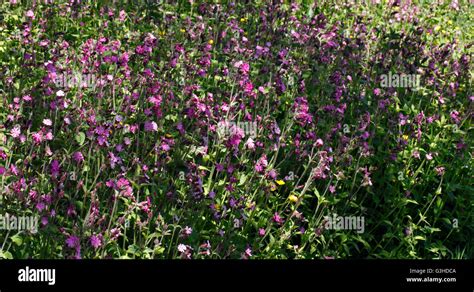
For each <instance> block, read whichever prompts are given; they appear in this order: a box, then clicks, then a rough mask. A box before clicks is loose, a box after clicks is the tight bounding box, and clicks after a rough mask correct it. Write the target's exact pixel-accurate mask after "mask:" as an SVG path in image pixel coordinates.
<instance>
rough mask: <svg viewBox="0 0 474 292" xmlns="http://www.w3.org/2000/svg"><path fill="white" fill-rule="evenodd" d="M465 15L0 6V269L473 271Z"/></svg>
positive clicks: (399, 7) (399, 9)
mask: <svg viewBox="0 0 474 292" xmlns="http://www.w3.org/2000/svg"><path fill="white" fill-rule="evenodd" d="M473 12H474V10H473V4H471V3H470V2H469V1H462V0H459V1H457V0H452V1H451V0H449V1H448V0H445V1H441V0H433V1H423V0H412V1H402V0H371V1H362V0H361V1H336V0H334V1H329V0H326V1H325V0H317V1H296V0H295V1H283V0H269V1H263V0H257V1H244V0H234V1H224V0H222V1H218V0H210V1H184V0H183V1H161V0H156V1H155V0H141V1H138V0H131V1H119V0H117V1H92V0H67V1H66V0H28V1H21V0H3V1H1V4H0V97H1V99H0V259H250V260H253V259H323V260H324V259H347V258H357V259H472V258H474V240H473V238H474V212H473V207H474V177H473V175H474V173H473V157H472V156H473V124H472V121H473V109H474V107H473V103H474V93H473V92H472V86H471V85H472V84H471V82H472V80H473V71H472V57H473V55H472V54H473V22H472V15H473ZM26 271H28V268H27V269H26ZM26 273H27V272H26Z"/></svg>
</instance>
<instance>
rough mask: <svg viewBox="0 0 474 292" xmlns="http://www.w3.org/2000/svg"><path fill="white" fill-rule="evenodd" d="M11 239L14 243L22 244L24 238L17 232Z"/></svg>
mask: <svg viewBox="0 0 474 292" xmlns="http://www.w3.org/2000/svg"><path fill="white" fill-rule="evenodd" d="M10 239H11V240H12V241H13V243H15V244H16V245H17V246H20V245H22V243H23V239H22V238H21V236H20V235H18V234H15V235H13V236H12V237H10Z"/></svg>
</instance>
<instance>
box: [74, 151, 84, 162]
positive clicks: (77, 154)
mask: <svg viewBox="0 0 474 292" xmlns="http://www.w3.org/2000/svg"><path fill="white" fill-rule="evenodd" d="M72 159H74V161H76V162H77V163H81V162H83V161H84V156H83V155H82V153H81V152H80V151H77V152H74V154H72Z"/></svg>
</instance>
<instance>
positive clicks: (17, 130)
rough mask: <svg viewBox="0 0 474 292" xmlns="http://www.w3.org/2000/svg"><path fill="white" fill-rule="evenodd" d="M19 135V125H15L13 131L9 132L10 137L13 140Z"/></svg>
mask: <svg viewBox="0 0 474 292" xmlns="http://www.w3.org/2000/svg"><path fill="white" fill-rule="evenodd" d="M20 134H21V129H20V126H19V125H16V126H15V127H13V129H11V130H10V135H12V137H13V138H18V136H20Z"/></svg>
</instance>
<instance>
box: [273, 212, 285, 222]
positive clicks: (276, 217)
mask: <svg viewBox="0 0 474 292" xmlns="http://www.w3.org/2000/svg"><path fill="white" fill-rule="evenodd" d="M273 221H274V222H275V223H277V224H280V225H281V224H283V219H282V218H281V217H280V214H278V212H275V214H274V215H273Z"/></svg>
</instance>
